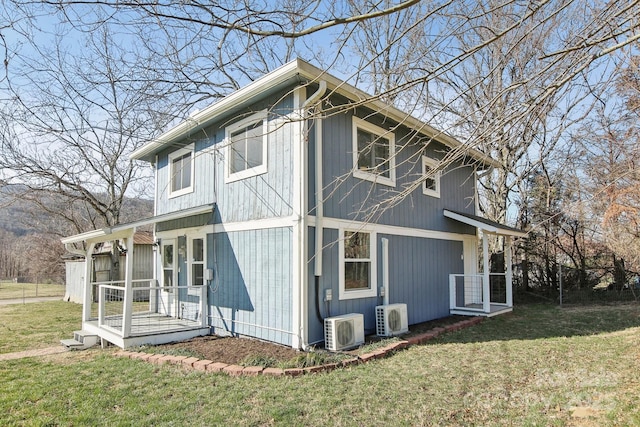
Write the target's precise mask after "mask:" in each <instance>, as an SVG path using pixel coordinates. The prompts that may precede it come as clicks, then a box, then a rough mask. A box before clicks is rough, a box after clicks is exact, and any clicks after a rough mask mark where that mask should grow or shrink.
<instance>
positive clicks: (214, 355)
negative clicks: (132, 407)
mask: <svg viewBox="0 0 640 427" xmlns="http://www.w3.org/2000/svg"><path fill="white" fill-rule="evenodd" d="M464 319H468V317H465V316H449V317H444V318H442V319H436V320H431V321H429V322H424V323H419V324H416V325H411V326H410V327H409V333H407V334H404V335H402V336H401V338H407V337H411V336H412V335H417V334H421V333H424V332H427V331H429V330H431V329H433V328H436V327H441V326H446V325H450V324H453V323H456V322H459V321H461V320H464ZM381 339H384V338H382V337H378V336H375V335H370V336H367V337H366V344H367V343H372V342H376V341H380V340H381ZM156 349H157V350H159V351H158V352H164V351H165V350H166V351H168V352H188V353H192V354H193V355H194V356H195V357H198V358H200V359H208V360H211V361H214V362H222V363H227V364H230V365H239V364H242V362H243V361H245V360H247V359H248V358H256V357H260V358H268V359H274V360H277V361H279V362H286V361H290V360H291V359H294V358H295V357H297V356H300V354H302V352H301V351H298V350H294V349H292V348H291V347H286V346H283V345H279V344H274V343H270V342H265V341H260V340H257V339H250V338H234V337H219V336H215V335H210V336H205V337H198V338H193V339H190V340H187V341H181V342H177V343H173V344H165V345H161V346H158V347H156ZM350 353H353V354H357V353H358V350H357V349H355V350H352V351H351V352H350Z"/></svg>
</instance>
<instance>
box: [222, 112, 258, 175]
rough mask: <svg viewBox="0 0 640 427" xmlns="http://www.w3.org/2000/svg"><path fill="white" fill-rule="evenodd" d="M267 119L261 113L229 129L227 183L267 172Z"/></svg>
mask: <svg viewBox="0 0 640 427" xmlns="http://www.w3.org/2000/svg"><path fill="white" fill-rule="evenodd" d="M266 118H267V115H266V112H260V113H257V114H254V115H252V116H251V117H248V118H246V119H244V120H241V121H240V122H238V123H234V124H233V125H231V126H229V127H228V128H227V130H226V136H227V144H228V148H227V154H228V155H227V182H232V181H237V180H239V179H244V178H248V177H250V176H255V175H259V174H262V173H265V172H267V131H266V126H267V123H266V122H267V120H266Z"/></svg>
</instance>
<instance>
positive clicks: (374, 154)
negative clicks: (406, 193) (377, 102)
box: [352, 117, 396, 187]
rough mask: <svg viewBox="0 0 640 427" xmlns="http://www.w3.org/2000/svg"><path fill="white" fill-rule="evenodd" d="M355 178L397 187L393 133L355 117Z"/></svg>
mask: <svg viewBox="0 0 640 427" xmlns="http://www.w3.org/2000/svg"><path fill="white" fill-rule="evenodd" d="M352 126H353V137H352V141H353V165H354V169H353V176H354V177H356V178H361V179H366V180H369V181H373V182H377V183H380V184H384V185H389V186H391V187H395V185H396V160H395V137H394V135H393V132H391V131H388V130H385V129H383V128H381V127H379V126H376V125H374V124H371V123H369V122H367V121H365V120H362V119H360V118H358V117H353V123H352Z"/></svg>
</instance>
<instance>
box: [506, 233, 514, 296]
mask: <svg viewBox="0 0 640 427" xmlns="http://www.w3.org/2000/svg"><path fill="white" fill-rule="evenodd" d="M511 241H512V238H511V236H506V237H505V243H504V257H505V270H506V271H505V272H504V273H505V280H506V282H507V283H506V286H507V295H506V297H507V301H506V303H507V307H513V271H512V268H511V267H512V258H513V253H512V246H511Z"/></svg>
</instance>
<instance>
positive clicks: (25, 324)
mask: <svg viewBox="0 0 640 427" xmlns="http://www.w3.org/2000/svg"><path fill="white" fill-rule="evenodd" d="M81 327H82V306H81V305H80V304H74V303H71V302H64V301H49V302H34V303H27V304H12V305H0V354H2V353H11V352H15V351H23V350H30V349H35V348H43V347H51V346H54V345H60V340H61V339H65V338H73V331H75V330H78V329H80V328H81ZM1 424H2V423H1V422H0V425H1Z"/></svg>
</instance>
